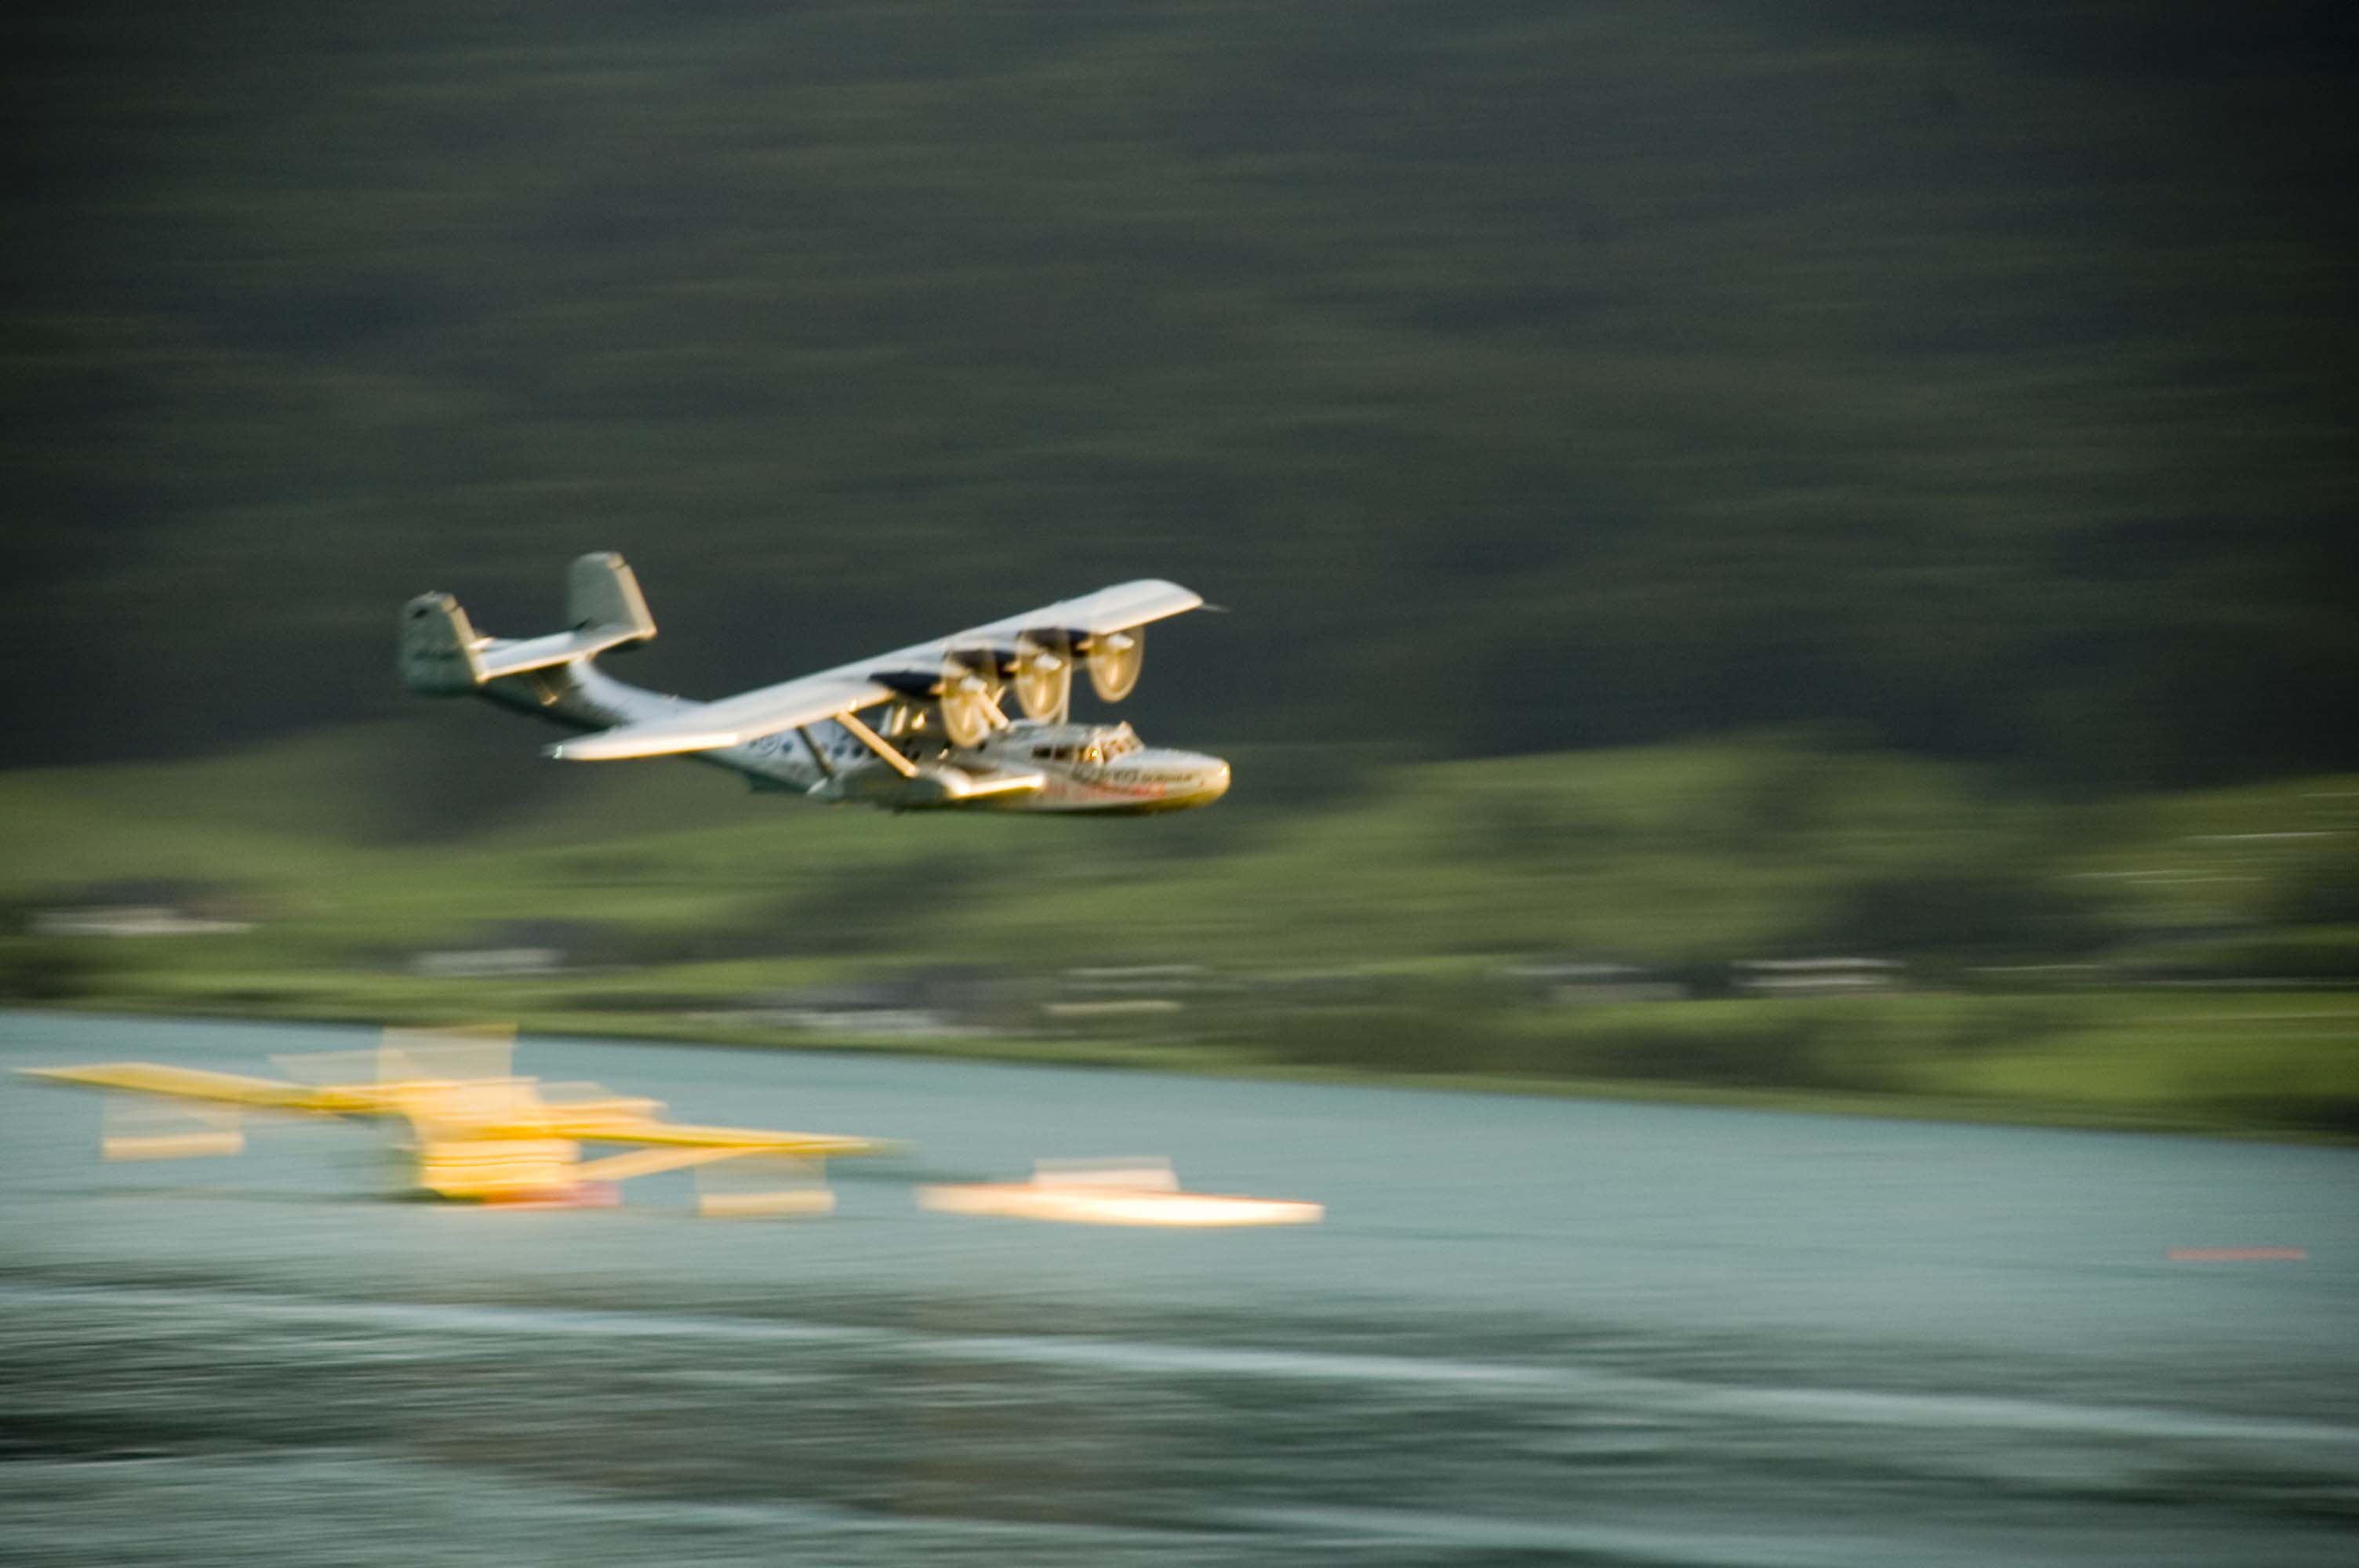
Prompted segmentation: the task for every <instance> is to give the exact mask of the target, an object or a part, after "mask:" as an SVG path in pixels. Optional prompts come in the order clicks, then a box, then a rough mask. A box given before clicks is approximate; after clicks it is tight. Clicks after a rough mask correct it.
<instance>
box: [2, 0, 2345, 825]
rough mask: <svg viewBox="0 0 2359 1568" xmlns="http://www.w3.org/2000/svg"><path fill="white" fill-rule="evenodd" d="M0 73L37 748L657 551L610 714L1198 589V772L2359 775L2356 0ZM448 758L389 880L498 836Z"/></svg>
mask: <svg viewBox="0 0 2359 1568" xmlns="http://www.w3.org/2000/svg"><path fill="white" fill-rule="evenodd" d="M8 42H9V44H10V48H9V49H7V50H6V51H5V57H0V58H5V60H6V65H5V68H0V69H5V70H6V72H7V85H8V88H9V92H10V102H11V103H12V108H13V111H14V116H15V118H14V124H15V126H16V135H13V136H12V137H11V138H10V144H9V150H8V152H7V153H6V155H5V157H6V159H7V167H8V173H9V177H10V178H9V179H8V181H7V183H6V189H7V192H8V194H7V196H6V198H5V200H6V202H7V205H8V210H9V216H10V218H11V219H12V222H11V224H10V230H11V232H12V233H14V234H16V235H19V236H23V241H22V243H17V244H15V245H12V246H11V247H10V248H9V253H8V255H7V258H6V261H5V264H0V266H5V278H0V281H5V284H6V285H7V287H6V289H5V299H6V304H5V307H0V308H5V311H6V312H7V319H6V324H5V336H0V363H5V367H6V374H5V381H0V397H5V409H6V413H7V417H6V419H5V421H0V470H4V471H5V473H6V475H7V477H8V481H9V486H8V489H9V501H8V516H9V523H8V527H9V535H8V537H9V543H10V566H9V572H8V574H7V576H6V578H5V580H0V669H5V672H6V674H7V676H8V679H7V681H6V682H5V687H0V689H5V691H6V692H7V693H8V697H7V700H8V701H10V702H12V703H14V704H15V705H16V707H15V708H14V710H13V711H12V712H10V713H8V714H6V715H5V716H0V737H5V747H6V752H5V758H6V759H7V760H11V761H16V762H24V761H59V760H66V759H71V758H88V757H96V756H105V755H149V756H152V755H160V754H169V753H174V752H192V751H203V750H215V749H219V748H221V747H222V746H223V745H224V744H226V743H228V742H231V741H236V740H238V739H240V738H243V737H247V736H252V735H255V734H257V733H261V732H266V731H279V730H288V729H290V728H293V727H296V726H299V725H303V724H306V723H310V722H314V721H317V720H321V719H331V718H338V719H342V718H370V717H377V716H381V715H383V714H386V713H387V712H389V711H393V710H395V709H397V708H400V707H401V706H402V705H403V704H405V702H406V701H407V700H408V699H406V698H405V697H403V696H402V695H401V694H400V693H399V692H398V691H397V689H396V686H395V683H394V681H393V678H392V675H391V670H390V653H389V643H390V624H391V621H392V616H393V613H394V611H395V609H396V607H397V605H398V604H399V603H400V602H401V601H402V600H404V599H405V598H407V597H408V595H410V594H412V593H414V592H417V591H419V590H420V589H427V588H429V587H443V588H448V589H455V590H457V591H459V592H461V593H462V596H463V597H464V598H465V599H466V600H467V601H468V603H469V605H470V607H471V609H473V611H475V612H476V614H477V617H478V620H479V622H480V623H481V624H482V625H484V626H485V627H487V628H489V629H491V630H494V631H497V632H503V633H533V632H539V631H544V630H549V629H550V628H552V627H553V626H554V623H555V618H556V602H557V580H558V572H559V568H560V565H561V563H562V562H563V561H564V560H565V559H566V558H567V557H571V555H573V554H575V553H577V552H578V551H581V550H583V549H588V548H592V547H603V546H613V547H618V548H621V549H623V550H624V551H625V552H626V553H628V554H629V555H630V556H631V557H633V558H634V560H635V561H636V564H637V565H638V566H639V567H640V568H641V570H642V572H643V574H644V576H645V578H646V580H647V587H648V589H649V592H650V594H651V596H652V598H653V601H654V604H655V608H656V611H657V614H658V617H659V619H660V620H661V621H662V622H663V623H664V625H665V627H666V635H665V638H664V640H663V642H662V643H660V644H659V645H658V647H657V648H656V649H654V650H653V651H651V652H650V653H648V654H644V655H641V656H640V657H639V659H638V660H637V661H636V663H634V664H632V665H625V666H623V673H625V674H627V675H630V676H633V677H634V678H644V679H646V680H647V681H648V682H650V683H651V684H655V685H658V686H660V687H664V688H665V689H677V690H682V691H686V692H690V693H691V694H709V693H718V692H721V691H724V690H728V689H732V688H734V687H744V686H749V685H753V684H756V683H758V682H762V681H765V680H768V679H773V678H777V677H779V676H783V675H785V674H788V673H791V672H793V671H795V670H798V669H800V668H805V667H810V666H812V665H823V664H827V663H831V662H833V660H835V659H836V658H839V657H842V656H843V654H845V653H846V652H847V651H849V650H853V649H864V648H874V647H879V646H889V645H892V644H893V643H897V642H898V641H899V640H901V639H902V638H903V637H906V636H911V635H916V634H919V633H925V632H931V631H934V630H937V629H941V628H947V627H950V626H953V625H957V624H962V623H964V622H967V621H969V620H970V619H972V618H974V617H978V616H981V615H984V614H990V613H996V612H1001V611H1006V610H1007V609H1010V608H1012V607H1015V606H1017V605H1020V604H1023V603H1027V602H1032V601H1035V600H1038V598H1040V597H1041V596H1042V595H1043V593H1045V592H1058V591H1064V590H1068V589H1076V588H1081V587H1086V586H1089V585H1092V584H1093V583H1096V582H1100V581H1103V580H1107V579H1112V578H1115V577H1121V576H1130V575H1139V574H1143V573H1150V572H1151V573H1155V574H1158V575H1168V576H1171V577H1175V578H1178V579H1181V580H1183V581H1187V582H1189V583H1190V584H1191V585H1193V586H1199V587H1201V589H1204V590H1205V591H1206V592H1208V593H1209V594H1210V595H1211V596H1212V597H1213V598H1214V599H1215V600H1220V601H1222V602H1224V603H1227V604H1229V605H1231V606H1233V607H1234V609H1235V610H1236V611H1238V613H1237V614H1236V615H1235V616H1234V617H1233V618H1232V619H1230V620H1228V621H1226V622H1211V621H1209V620H1208V621H1207V622H1204V623H1187V624H1183V625H1180V626H1176V627H1174V628H1172V629H1171V630H1170V631H1169V632H1168V633H1164V632H1158V634H1157V637H1156V650H1155V656H1154V659H1153V660H1152V663H1153V665H1154V666H1155V670H1156V672H1157V673H1155V674H1154V675H1152V676H1150V681H1149V687H1148V690H1147V697H1146V700H1147V704H1148V708H1147V711H1146V713H1145V714H1144V715H1143V718H1142V722H1144V723H1145V724H1146V727H1147V729H1148V730H1149V731H1150V733H1154V734H1158V735H1170V736H1172V737H1174V738H1180V737H1191V736H1203V737H1206V738H1217V739H1218V740H1221V741H1263V742H1288V741H1299V740H1303V739H1329V740H1335V739H1351V738H1358V737H1364V736H1368V735H1371V734H1375V735H1398V734H1408V735H1412V736H1414V737H1416V739H1417V742H1418V743H1419V745H1421V746H1424V747H1427V748H1430V751H1431V752H1435V753H1438V754H1443V755H1464V754H1470V753H1490V752H1525V751H1538V750H1548V749H1554V748H1560V747H1567V746H1591V745H1598V744H1604V743H1613V742H1622V741H1636V740H1649V739H1656V738H1661V737H1667V736H1679V735H1690V734H1695V733H1700V732H1712V731H1716V730H1726V729H1730V728H1734V727H1755V726H1759V725H1764V724H1777V723H1788V722H1793V721H1797V720H1811V721H1832V722H1838V723H1843V724H1847V725H1852V726H1855V727H1857V732H1858V733H1859V734H1861V735H1862V736H1864V738H1865V739H1867V740H1869V741H1874V742H1876V743H1879V744H1884V745H1897V746H1899V747H1903V748H1907V749H1909V750H1913V751H1917V752H1934V753H1942V754H1951V755H1973V756H1982V757H1995V758H2005V759H2010V760H2014V761H2017V762H2022V763H2024V764H2027V765H2029V766H2030V767H2031V768H2033V769H2035V770H2036V771H2037V773H2038V774H2039V775H2040V776H2041V777H2043V778H2044V779H2046V780H2047V781H2049V783H2050V784H2058V785H2064V784H2069V785H2072V786H2074V787H2079V788H2082V789H2096V788H2104V787H2113V786H2115V785H2118V784H2121V783H2123V782H2125V781H2138V782H2150V781H2170V780H2178V779H2186V778H2193V777H2202V776H2207V775H2224V774H2235V773H2246V774H2265V773H2269V772H2271V771H2273V770H2280V769H2284V768H2287V767H2288V766H2292V765H2343V764H2347V763H2348V762H2351V761H2352V760H2353V759H2354V756H2355V755H2359V752H2354V735H2353V733H2352V728H2351V719H2350V715H2352V714H2353V713H2354V712H2359V617H2354V616H2352V615H2351V614H2350V613H2349V606H2350V604H2351V602H2352V601H2353V598H2354V595H2353V592H2352V589H2353V588H2354V579H2359V559H2355V558H2354V548H2359V546H2354V540H2359V528H2354V526H2353V525H2352V524H2353V518H2352V514H2351V502H2352V496H2353V493H2354V491H2353V486H2352V477H2353V467H2352V459H2351V455H2350V454H2351V449H2352V442H2351V439H2350V433H2351V427H2352V418H2351V414H2352V402H2351V396H2350V392H2349V388H2350V384H2351V379H2350V369H2349V367H2350V366H2351V364H2352V363H2353V362H2354V360H2359V317H2354V312H2353V310H2352V309H2351V296H2350V279H2351V277H2352V276H2353V266H2352V262H2353V254H2352V252H2353V243H2352V242H2353V238H2354V229H2353V223H2352V218H2351V213H2352V210H2353V209H2352V204H2351V202H2350V201H2349V200H2348V192H2347V189H2346V188H2347V183H2348V171H2349V168H2350V167H2351V162H2352V153H2353V138H2352V135H2351V130H2350V126H2351V116H2350V114H2349V113H2348V102H2349V98H2350V92H2349V86H2350V81H2349V79H2350V75H2351V70H2350V68H2351V65H2352V63H2353V51H2352V47H2351V32H2350V27H2349V24H2348V23H2347V21H2346V20H2344V19H2343V16H2342V14H2341V13H2340V12H2337V11H2333V10H2332V9H2321V8H2319V7H2314V6H2308V5H2288V4H2270V3H2264V4H2256V5H2243V6H2234V7H2221V6H2201V7H2199V6H2192V5H2173V4H2167V3H2166V4H2144V3H2141V4H2127V3H2118V4H2106V5H2093V6H2091V5H2074V6H2054V5H2023V4H2019V5H1984V6H1974V7H1962V8H1960V7H1952V8H1950V9H1949V10H1947V11H1945V12H1943V13H1941V14H1940V16H1931V15H1930V14H1922V13H1920V11H1919V10H1918V9H1912V8H1909V7H1891V6H1870V5H1851V4H1832V5H1765V6H1754V7H1727V6H1719V5H1703V4H1690V3H1685V0H1672V3H1670V4H1658V3H1647V4H1638V3H1636V0H1614V3H1609V4H1605V5H1521V4H1489V3H1482V0H1470V3H1467V4H1455V5H1430V4H1425V3H1421V0H1419V3H1408V0H1373V3H1371V0H1304V3H1299V4H1288V5H1245V4H1239V3H1236V0H1175V3H1170V4H1158V5H1112V6H1075V5H1070V4H1065V3H1064V0H1015V3H1013V4H995V5H988V6H976V5H966V4H958V3H954V0H909V3H901V4H885V5H878V4H874V3H871V0H860V3H851V0H821V3H820V4H814V5H794V6H778V7H763V6H737V5H720V6H696V7H679V6H653V5H636V4H622V3H617V0H607V3H595V0H593V3H590V4H578V3H569V4H563V5H559V4H553V3H549V0H523V3H520V4H515V5H498V6H485V5H478V4H469V5H446V4H434V3H429V4H425V5H410V6H404V7H401V8H399V9H398V10H397V11H395V10H385V9H381V8H380V9H357V10H356V9H353V8H349V7H333V6H330V7H321V6H316V5H308V6H307V5H293V4H286V3H271V0H264V3H261V4H255V5H230V6H221V5H149V6H144V7H143V6H139V5H130V6H123V5H110V6H103V7H95V8H93V7H72V8H69V7H55V8H53V10H52V13H51V14H50V15H49V16H38V15H37V16H33V17H32V18H30V19H20V20H17V21H15V22H13V23H12V24H11V30H10V36H9V38H8ZM436 784H437V786H438V787H437V789H436V790H435V791H434V792H433V793H431V794H428V793H425V792H421V794H420V796H419V798H420V799H421V800H428V801H431V802H434V803H436V804H435V806H434V809H433V810H430V811H429V810H421V811H420V812H418V813H415V814H413V815H412V816H408V817H404V818H402V819H400V820H396V821H391V822H389V823H388V824H387V825H386V834H387V836H391V837H409V836H413V835H417V834H420V833H425V832H429V831H430V830H431V828H432V827H434V820H433V819H434V817H435V816H436V814H437V813H438V812H439V813H440V814H441V815H443V816H449V815H452V814H457V813H462V812H466V813H473V814H477V815H480V816H485V817H497V816H499V815H501V814H502V813H503V812H505V811H506V810H509V809H511V806H509V805H508V804H506V803H507V801H508V800H509V797H507V796H506V795H503V794H502V793H501V792H500V790H499V789H498V788H497V786H496V784H495V782H494V781H492V780H491V779H489V778H488V777H486V776H484V775H483V774H480V773H475V772H473V771H472V770H467V769H463V768H462V769H461V770H460V772H459V773H457V774H455V775H454V776H451V777H447V778H443V779H440V780H438V781H436ZM1241 795H1242V786H1241ZM1240 804H1243V801H1242V799H1241V801H1240ZM1811 809H1812V803H1811V802H1810V798H1809V796H1808V795H1807V792H1805V793H1804V794H1803V795H1800V796H1799V797H1789V798H1780V797H1777V796H1776V795H1772V796H1771V797H1770V798H1768V799H1766V800H1765V801H1764V803H1763V806H1762V816H1761V820H1760V825H1759V826H1760V830H1762V831H1765V832H1774V831H1783V830H1785V829H1783V828H1781V827H1778V824H1779V823H1780V822H1781V821H1784V820H1786V819H1788V818H1789V817H1791V816H1793V814H1794V813H1797V812H1800V813H1803V814H1805V815H1807V813H1809V812H1810V810H1811ZM1510 815H1512V812H1511V813H1510ZM1492 830H1493V831H1499V832H1507V833H1510V834H1516V833H1520V832H1521V831H1523V829H1522V828H1521V827H1519V826H1517V824H1515V823H1514V822H1512V821H1509V822H1507V823H1506V825H1505V826H1501V827H1495V828H1494V829H1492ZM1470 831H1473V832H1476V833H1480V832H1481V831H1484V829H1482V828H1480V827H1473V828H1470ZM1568 852H1570V851H1568ZM1183 853H1184V851H1183Z"/></svg>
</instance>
